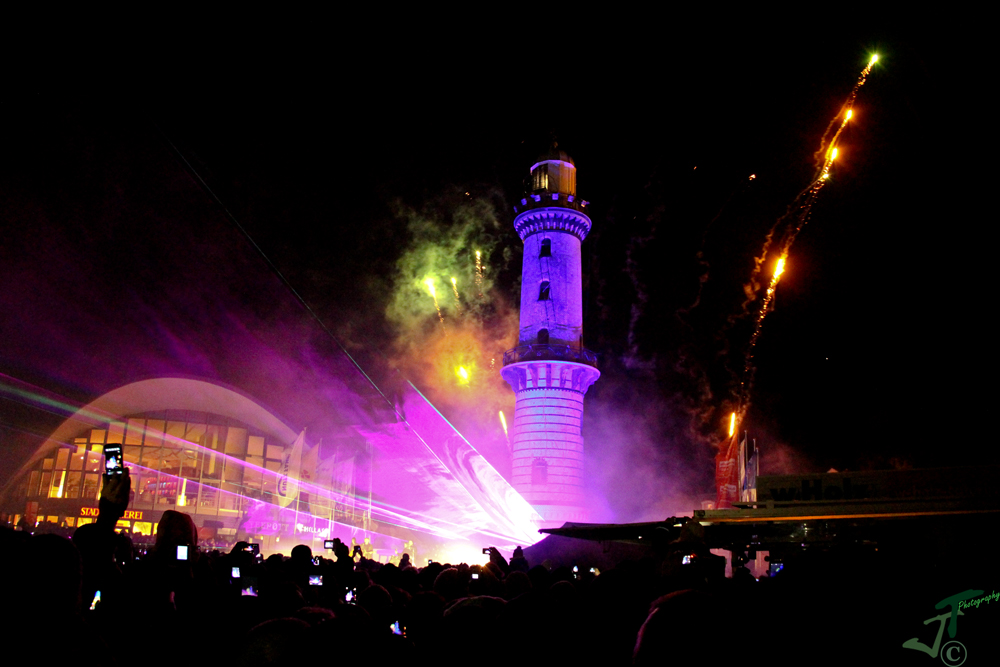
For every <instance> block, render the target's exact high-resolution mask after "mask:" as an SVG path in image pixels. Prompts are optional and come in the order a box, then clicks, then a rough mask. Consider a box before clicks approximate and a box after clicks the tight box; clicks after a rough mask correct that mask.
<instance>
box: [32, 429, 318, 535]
mask: <svg viewBox="0 0 1000 667" xmlns="http://www.w3.org/2000/svg"><path fill="white" fill-rule="evenodd" d="M112 443H114V444H120V445H122V451H123V454H124V458H125V463H126V464H127V465H128V466H129V468H130V474H131V475H132V501H131V503H130V505H129V509H130V510H132V511H133V514H132V515H131V516H133V517H136V520H135V521H134V522H129V521H127V520H123V521H122V522H121V524H122V525H121V527H128V528H130V529H131V530H132V531H133V532H134V533H137V534H144V535H149V534H151V532H153V531H155V526H156V522H157V521H158V520H159V516H161V514H162V512H163V511H164V510H178V511H182V512H187V513H188V514H191V515H192V516H193V518H194V519H195V523H196V524H197V525H198V526H199V527H202V526H205V525H211V526H212V527H213V528H214V529H215V530H217V531H218V533H219V534H221V535H235V534H236V530H237V528H238V525H239V520H240V518H241V516H242V513H243V512H244V511H245V510H246V504H247V502H249V500H250V499H258V500H259V499H262V498H268V497H269V495H270V494H271V493H273V492H274V490H275V489H274V486H275V484H274V479H273V478H274V476H273V475H270V476H266V477H265V475H264V474H263V470H274V471H276V470H278V469H279V467H280V465H281V457H282V455H283V454H284V452H285V444H284V443H281V442H278V441H276V440H274V439H273V438H271V437H270V436H268V435H266V434H264V433H260V432H257V431H255V430H254V429H252V428H250V427H249V426H247V425H246V424H244V423H242V422H238V421H235V420H232V419H229V418H226V417H220V416H217V415H212V414H208V413H198V412H189V411H166V412H160V413H147V414H141V415H135V416H130V417H127V418H125V419H123V420H122V421H113V422H109V423H107V424H105V425H103V426H102V427H101V428H92V429H89V430H87V431H85V432H84V433H81V434H80V436H79V437H76V438H74V439H73V441H72V443H67V444H65V445H63V446H60V447H58V448H57V449H55V450H54V451H51V452H49V453H48V454H46V456H45V457H44V458H42V459H41V460H40V461H38V462H37V463H36V464H35V466H34V467H33V468H32V469H31V470H29V471H28V472H27V474H25V475H23V476H22V480H21V481H20V484H19V485H18V487H17V490H16V493H15V494H14V497H13V498H12V500H13V501H14V502H16V503H18V504H20V505H21V507H20V508H19V509H20V510H22V511H23V509H24V507H23V505H24V503H25V501H27V502H37V503H38V505H39V507H40V508H43V509H41V510H40V511H39V512H38V514H37V522H38V523H40V522H42V521H47V522H49V523H56V524H57V525H61V526H67V527H74V526H79V525H83V524H84V523H89V522H90V521H93V517H91V516H84V514H85V513H90V512H91V511H92V508H96V506H97V499H98V498H99V496H100V491H101V473H102V471H103V455H104V446H105V445H108V444H112ZM247 464H249V465H247ZM314 504H315V503H314ZM43 512H44V513H43ZM139 516H141V517H142V520H138V517H139ZM206 520H207V521H208V522H209V523H208V524H206V523H205V521H206ZM125 524H128V525H127V526H126V525H125Z"/></svg>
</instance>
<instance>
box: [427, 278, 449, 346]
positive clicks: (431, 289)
mask: <svg viewBox="0 0 1000 667" xmlns="http://www.w3.org/2000/svg"><path fill="white" fill-rule="evenodd" d="M424 284H425V285H427V291H428V292H430V295H431V298H432V299H434V309H435V310H437V314H438V320H439V321H440V322H441V330H442V331H444V333H445V335H447V334H448V331H447V329H445V328H444V315H442V314H441V306H439V305H438V298H437V291H436V290H435V289H434V279H433V278H428V279H426V280H425V281H424Z"/></svg>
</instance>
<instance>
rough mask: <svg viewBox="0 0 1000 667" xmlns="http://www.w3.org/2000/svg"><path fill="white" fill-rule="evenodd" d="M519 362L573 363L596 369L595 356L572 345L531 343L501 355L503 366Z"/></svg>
mask: <svg viewBox="0 0 1000 667" xmlns="http://www.w3.org/2000/svg"><path fill="white" fill-rule="evenodd" d="M521 361H574V362H576V363H578V364H587V365H588V366H594V367H595V368H596V367H597V354H595V353H594V352H591V351H590V350H586V349H584V348H582V347H573V346H572V345H548V344H542V343H533V344H531V345H518V346H517V347H515V348H514V349H512V350H507V351H506V352H504V353H503V365H504V366H509V365H510V364H516V363H518V362H521Z"/></svg>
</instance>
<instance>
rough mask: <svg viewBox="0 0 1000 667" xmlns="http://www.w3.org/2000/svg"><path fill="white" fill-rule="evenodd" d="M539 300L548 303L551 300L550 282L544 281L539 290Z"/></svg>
mask: <svg viewBox="0 0 1000 667" xmlns="http://www.w3.org/2000/svg"><path fill="white" fill-rule="evenodd" d="M538 300H539V301H548V300H549V281H548V280H543V281H542V284H541V286H540V287H539V288H538Z"/></svg>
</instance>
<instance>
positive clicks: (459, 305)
mask: <svg viewBox="0 0 1000 667" xmlns="http://www.w3.org/2000/svg"><path fill="white" fill-rule="evenodd" d="M451 291H452V292H454V293H455V311H456V312H461V310H462V302H461V301H459V299H458V281H457V280H455V276H452V277H451Z"/></svg>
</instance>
